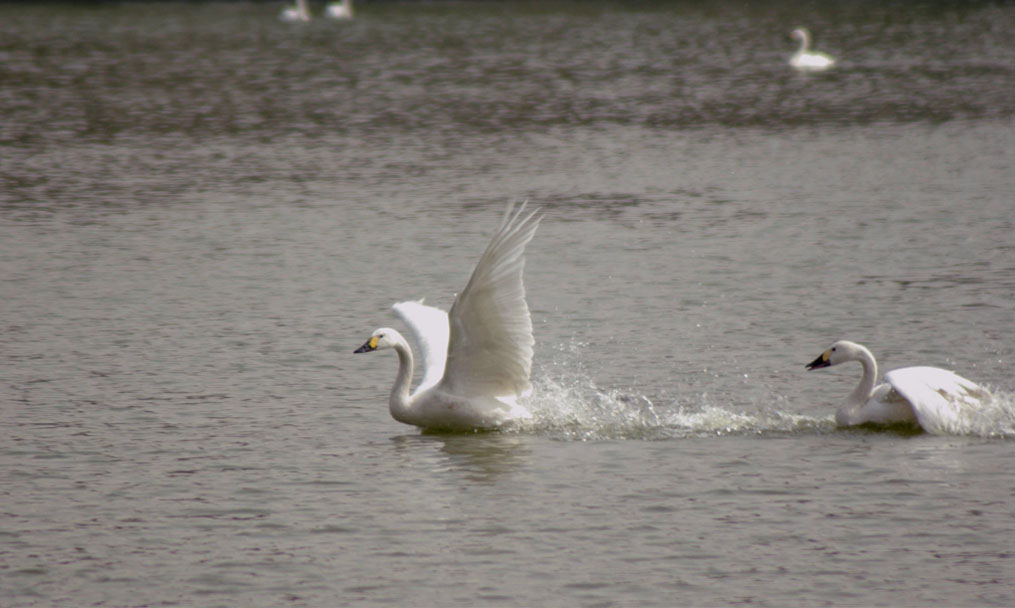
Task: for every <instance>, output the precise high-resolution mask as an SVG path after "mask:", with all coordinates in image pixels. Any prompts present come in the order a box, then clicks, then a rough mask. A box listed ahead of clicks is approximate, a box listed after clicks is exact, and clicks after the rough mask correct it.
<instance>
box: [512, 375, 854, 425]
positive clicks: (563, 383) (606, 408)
mask: <svg viewBox="0 0 1015 608" xmlns="http://www.w3.org/2000/svg"><path fill="white" fill-rule="evenodd" d="M780 401H782V400H776V402H777V403H778V402H780ZM526 405H527V406H528V407H529V409H530V410H531V411H532V415H533V418H532V420H530V421H528V422H527V423H526V424H525V425H524V426H522V427H519V428H518V430H519V431H524V432H536V433H545V434H549V435H555V436H559V437H561V438H564V439H570V440H577V441H590V440H598V439H650V440H651V439H672V438H680V437H695V436H715V435H753V434H764V433H794V432H831V431H834V430H835V421H834V420H833V419H832V416H831V415H829V416H827V417H825V418H814V417H810V416H803V415H799V414H788V413H785V412H781V411H777V410H772V411H769V410H767V409H764V408H760V409H758V411H755V412H754V413H746V412H735V411H731V410H729V409H726V408H724V407H721V406H718V405H713V404H711V403H710V397H709V396H708V395H701V396H700V397H698V398H697V399H696V403H694V404H689V405H682V404H680V403H677V402H673V403H668V404H666V405H664V406H659V405H656V404H655V403H653V402H652V401H651V400H650V399H649V398H648V397H646V396H645V395H640V394H633V393H627V392H624V391H620V390H616V389H610V390H607V389H601V388H599V387H597V386H596V385H595V384H594V383H593V382H591V381H589V380H588V379H587V378H586V377H585V376H584V375H582V374H575V375H570V376H568V377H562V378H546V377H544V378H542V379H540V380H537V381H536V382H534V386H533V395H532V396H531V397H529V399H528V400H527V401H526Z"/></svg>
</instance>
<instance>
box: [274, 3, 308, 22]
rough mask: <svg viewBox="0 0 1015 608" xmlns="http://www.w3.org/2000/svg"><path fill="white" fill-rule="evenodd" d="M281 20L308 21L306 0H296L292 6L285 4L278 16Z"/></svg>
mask: <svg viewBox="0 0 1015 608" xmlns="http://www.w3.org/2000/svg"><path fill="white" fill-rule="evenodd" d="M278 18H279V19H281V20H282V21H310V9H309V8H307V0H296V4H294V5H293V6H287V7H286V8H285V9H283V10H282V14H281V15H279V16H278Z"/></svg>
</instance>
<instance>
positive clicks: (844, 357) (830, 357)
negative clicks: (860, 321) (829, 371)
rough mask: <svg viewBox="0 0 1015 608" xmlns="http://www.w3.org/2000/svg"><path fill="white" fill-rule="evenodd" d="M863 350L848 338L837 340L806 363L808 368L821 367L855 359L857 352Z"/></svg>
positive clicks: (857, 355)
mask: <svg viewBox="0 0 1015 608" xmlns="http://www.w3.org/2000/svg"><path fill="white" fill-rule="evenodd" d="M861 350H864V348H863V347H862V346H860V345H859V344H857V343H855V342H850V341H849V340H839V341H838V342H836V343H834V344H832V345H831V346H829V347H828V348H827V349H825V352H823V353H821V354H820V355H818V358H817V359H815V360H813V361H811V362H810V363H808V364H807V369H808V370H815V369H821V368H822V367H831V366H833V365H838V364H840V363H845V362H847V361H856V360H857V359H858V358H859V353H860V351H861Z"/></svg>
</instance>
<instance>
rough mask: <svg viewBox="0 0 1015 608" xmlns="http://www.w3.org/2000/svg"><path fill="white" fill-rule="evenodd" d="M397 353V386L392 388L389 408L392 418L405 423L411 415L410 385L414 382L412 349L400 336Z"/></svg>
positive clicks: (396, 348) (396, 345)
mask: <svg viewBox="0 0 1015 608" xmlns="http://www.w3.org/2000/svg"><path fill="white" fill-rule="evenodd" d="M395 352H396V353H398V376H396V377H395V384H394V385H393V386H392V387H391V397H390V398H389V399H388V408H389V410H390V411H391V417H392V418H394V419H395V420H398V421H400V422H404V421H405V420H404V419H405V418H406V417H407V416H408V414H409V409H410V405H411V403H410V400H409V383H410V382H412V368H413V361H412V349H411V348H409V344H408V343H406V341H405V339H404V338H402V337H401V336H399V341H398V342H397V343H396V344H395Z"/></svg>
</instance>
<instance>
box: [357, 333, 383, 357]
mask: <svg viewBox="0 0 1015 608" xmlns="http://www.w3.org/2000/svg"><path fill="white" fill-rule="evenodd" d="M377 340H378V338H377V336H374V337H373V338H370V339H369V340H367V341H366V342H365V343H364V344H363V346H361V347H359V348H357V349H356V350H354V351H352V352H353V354H356V353H368V352H370V351H372V350H377Z"/></svg>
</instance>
